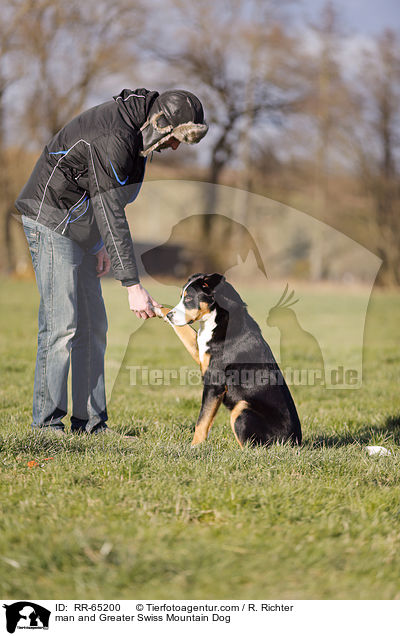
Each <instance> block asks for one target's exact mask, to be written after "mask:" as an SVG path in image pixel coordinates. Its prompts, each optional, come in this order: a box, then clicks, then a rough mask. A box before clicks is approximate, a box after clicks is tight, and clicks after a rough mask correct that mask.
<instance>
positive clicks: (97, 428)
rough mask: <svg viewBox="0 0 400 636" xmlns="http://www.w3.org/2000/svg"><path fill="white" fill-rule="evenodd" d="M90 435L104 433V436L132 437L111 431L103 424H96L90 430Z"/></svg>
mask: <svg viewBox="0 0 400 636" xmlns="http://www.w3.org/2000/svg"><path fill="white" fill-rule="evenodd" d="M91 434H92V435H105V436H106V437H115V438H117V437H122V438H123V439H132V438H133V437H132V435H124V434H123V433H118V432H117V431H113V430H112V429H111V428H108V426H105V425H104V424H97V426H95V427H94V429H93V430H92V431H91Z"/></svg>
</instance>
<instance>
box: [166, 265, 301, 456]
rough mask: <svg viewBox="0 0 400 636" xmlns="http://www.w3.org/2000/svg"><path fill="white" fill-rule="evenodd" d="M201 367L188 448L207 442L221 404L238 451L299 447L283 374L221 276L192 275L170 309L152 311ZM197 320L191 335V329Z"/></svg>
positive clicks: (296, 420)
mask: <svg viewBox="0 0 400 636" xmlns="http://www.w3.org/2000/svg"><path fill="white" fill-rule="evenodd" d="M154 311H156V312H157V313H158V315H159V316H160V317H163V318H164V320H165V321H166V322H168V323H169V324H170V325H171V326H172V327H173V328H174V330H175V332H176V334H177V335H178V336H179V338H180V339H181V341H182V342H183V344H184V345H185V347H186V349H187V350H188V351H189V353H190V354H191V356H192V357H193V359H194V360H195V361H196V362H197V363H198V364H199V365H200V368H201V373H202V377H203V385H204V388H203V398H202V404H201V409H200V414H199V417H198V420H197V423H196V428H195V433H194V437H193V441H192V446H194V445H196V444H199V443H200V442H203V441H205V440H206V439H207V437H208V433H209V431H210V429H211V426H212V423H213V421H214V418H215V416H216V413H217V411H218V408H219V406H220V404H221V402H223V404H224V405H225V406H226V407H227V409H229V411H230V412H231V426H232V430H233V433H234V435H235V437H236V439H237V441H238V442H239V444H240V446H241V447H243V445H244V444H246V443H249V444H255V445H258V444H265V445H268V444H271V443H273V442H291V443H292V444H301V426H300V421H299V418H298V415H297V411H296V407H295V405H294V402H293V399H292V396H291V394H290V391H289V389H288V387H287V385H286V382H285V380H284V378H283V375H282V372H281V370H280V369H279V366H278V364H277V362H276V360H275V358H274V356H273V354H272V351H271V349H270V347H269V346H268V344H267V343H266V341H265V340H264V338H263V336H262V334H261V330H260V328H259V326H258V325H257V323H256V322H255V321H254V320H253V318H251V316H250V315H249V313H248V312H247V309H246V304H245V303H244V302H243V300H242V299H241V298H240V296H239V294H238V293H237V292H236V291H235V289H234V288H233V287H232V285H230V284H229V283H228V282H227V281H226V279H225V278H224V276H222V275H221V274H194V275H193V276H191V277H190V278H189V280H188V281H187V283H186V285H185V286H184V288H183V290H182V296H181V299H180V302H179V303H178V304H177V305H176V307H174V308H173V309H171V310H170V309H167V308H165V307H163V308H161V309H157V308H155V309H154ZM196 321H199V323H200V326H199V330H198V332H196V331H195V330H194V329H193V328H192V327H190V325H191V324H192V323H194V322H196Z"/></svg>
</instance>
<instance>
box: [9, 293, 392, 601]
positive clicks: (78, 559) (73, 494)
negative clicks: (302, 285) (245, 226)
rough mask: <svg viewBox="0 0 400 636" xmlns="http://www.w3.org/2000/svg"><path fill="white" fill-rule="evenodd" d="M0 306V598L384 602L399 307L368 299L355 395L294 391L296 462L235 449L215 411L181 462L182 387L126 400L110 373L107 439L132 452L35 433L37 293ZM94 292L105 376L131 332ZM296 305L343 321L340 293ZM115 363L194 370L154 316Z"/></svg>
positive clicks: (186, 399) (189, 402) (190, 412)
mask: <svg viewBox="0 0 400 636" xmlns="http://www.w3.org/2000/svg"><path fill="white" fill-rule="evenodd" d="M150 291H152V292H153V293H154V295H155V296H156V297H157V288H156V287H151V288H150ZM163 293H164V296H163V298H162V300H164V301H166V302H167V301H170V303H173V302H174V301H175V300H176V292H175V291H174V290H171V291H169V292H168V294H165V292H163ZM1 295H2V312H1V315H0V321H1V345H2V354H1V360H0V364H1V371H2V386H1V401H2V402H1V403H2V409H1V421H0V459H1V486H0V488H1V490H0V492H1V508H2V511H1V517H0V597H2V598H10V599H12V598H24V597H27V598H35V599H58V598H85V599H113V598H120V599H130V598H137V599H140V598H153V599H155V598H167V599H168V598H170V599H196V598H199V599H208V598H209V599H212V598H215V599H217V598H221V599H222V598H229V599H236V598H238V599H239V598H254V599H286V598H290V599H307V598H309V599H373V598H376V599H394V598H400V470H399V469H400V452H399V444H400V397H399V382H398V381H399V370H400V350H399V318H400V296H399V295H396V294H394V293H385V294H384V293H380V292H375V293H374V294H373V296H372V299H371V302H370V306H369V310H368V315H367V323H366V328H365V349H364V380H363V386H362V388H361V389H358V390H341V391H334V390H326V389H323V388H315V387H314V388H306V387H294V388H293V395H294V398H295V401H296V404H297V406H298V410H299V414H300V418H301V421H302V426H303V435H304V444H303V446H302V448H301V449H300V450H299V449H293V448H291V447H286V446H274V447H272V448H270V449H268V450H266V449H263V448H256V449H251V448H246V449H244V450H243V451H241V450H240V449H239V447H238V445H237V443H236V441H235V440H234V437H233V435H232V433H231V431H230V427H229V424H228V421H229V420H228V414H227V412H226V411H224V410H223V409H221V410H220V412H219V414H218V417H217V420H216V422H215V425H214V427H213V430H212V432H211V435H210V439H209V440H208V442H207V443H205V444H204V445H201V446H199V447H197V448H195V449H191V448H190V441H191V437H192V434H193V427H194V423H195V420H196V416H197V412H198V407H199V400H200V395H201V388H200V387H199V386H196V385H190V386H175V385H169V386H168V385H167V386H165V385H161V386H158V385H155V386H130V385H129V382H127V381H126V377H127V376H126V374H125V375H124V373H123V372H122V374H120V375H119V379H118V380H117V382H116V385H115V387H114V390H113V392H112V399H111V401H110V407H109V411H110V413H109V414H110V425H111V426H113V427H114V428H115V429H116V430H119V431H128V432H130V433H131V434H132V436H133V438H132V440H131V441H130V440H123V439H117V440H109V439H102V438H100V437H99V438H89V439H87V438H75V437H74V438H72V437H71V436H68V437H66V438H65V439H49V438H43V439H42V438H41V437H37V436H35V437H34V436H33V435H32V433H31V431H30V413H31V392H32V382H33V370H34V358H35V348H36V344H35V340H36V321H37V318H36V312H37V305H38V299H37V292H36V287H35V284H34V282H31V281H20V282H18V281H3V282H2V283H1ZM104 295H105V298H106V303H107V307H108V313H109V321H110V332H109V348H108V356H107V365H108V371H109V376H110V377H115V375H116V372H117V371H118V369H119V367H120V365H121V361H122V360H123V358H124V352H125V348H126V344H127V339H128V336H129V334H130V333H131V331H132V325H136V326H137V324H138V323H136V322H135V321H136V319H135V318H134V317H133V316H132V315H131V314H130V312H129V310H128V308H127V304H126V293H125V291H124V290H121V289H120V286H118V285H117V284H114V283H113V282H112V281H106V282H105V284H104ZM166 295H167V296H168V295H169V297H167V298H165V296H166ZM249 295H250V296H251V295H253V296H252V298H253V301H254V303H255V304H256V303H257V302H258V301H257V299H258V297H259V293H256V292H255V291H253V292H251V291H249ZM313 299H314V300H313ZM264 301H265V299H263V302H264ZM309 302H310V303H311V309H312V303H313V302H315V307H317V305H318V307H321V303H322V304H324V303H325V304H326V306H327V307H330V308H332V309H329V311H331V310H332V311H334V308H335V307H341V311H346V309H343V308H346V307H348V308H349V309H348V311H349V324H350V321H351V307H352V303H353V304H354V303H356V302H357V291H355V292H354V293H353V292H351V293H350V292H348V291H346V292H345V291H340V290H330V291H319V292H317V291H316V292H315V294H314V295H311V297H310V301H309ZM256 313H257V312H256ZM260 313H261V305H260ZM345 338H346V333H345V332H344V333H343V339H345ZM333 344H335V343H333ZM340 344H341V343H337V346H340ZM294 353H296V352H294ZM297 353H298V357H301V354H300V352H297ZM127 363H129V364H137V365H148V366H152V367H155V368H158V367H160V368H163V367H168V368H169V367H173V368H178V367H180V366H188V367H190V368H193V369H194V367H193V365H192V363H191V362H190V360H189V358H188V356H187V354H186V352H185V351H184V350H183V348H182V346H181V345H180V344H179V341H178V340H177V339H176V337H175V336H174V334H173V333H172V332H170V331H169V329H168V327H167V326H166V325H164V324H163V323H162V322H161V321H158V320H152V321H147V323H146V324H144V325H143V326H142V327H141V328H140V332H139V333H136V334H135V335H134V336H132V340H131V351H130V353H128V354H127V355H126V356H125V359H124V363H123V365H122V371H124V366H126V364H127ZM365 444H378V445H384V446H385V447H386V448H388V449H390V450H391V451H392V454H391V456H388V457H369V456H368V455H367V453H366V452H365V449H364V446H365ZM50 458H51V459H50ZM31 461H36V462H37V465H34V466H33V467H32V468H30V467H29V465H28V462H31Z"/></svg>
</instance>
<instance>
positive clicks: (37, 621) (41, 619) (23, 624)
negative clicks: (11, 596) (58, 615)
mask: <svg viewBox="0 0 400 636" xmlns="http://www.w3.org/2000/svg"><path fill="white" fill-rule="evenodd" d="M3 607H4V608H5V610H6V621H7V624H6V626H7V631H8V633H9V634H14V632H15V630H16V629H49V619H50V614H51V612H50V611H49V610H48V609H46V608H45V607H42V606H41V605H37V604H36V603H32V602H31V601H18V602H17V603H12V604H11V605H3Z"/></svg>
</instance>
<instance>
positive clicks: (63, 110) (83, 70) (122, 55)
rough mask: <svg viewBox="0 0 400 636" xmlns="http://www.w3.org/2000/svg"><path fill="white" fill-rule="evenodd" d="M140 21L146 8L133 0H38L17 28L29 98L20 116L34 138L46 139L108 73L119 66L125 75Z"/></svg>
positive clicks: (132, 59)
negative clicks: (112, 0) (65, 0)
mask: <svg viewBox="0 0 400 636" xmlns="http://www.w3.org/2000/svg"><path fill="white" fill-rule="evenodd" d="M142 21H143V8H142V6H141V5H139V3H138V2H137V1H132V0H116V1H115V2H113V3H109V2H107V1H106V0H85V2H80V1H79V0H70V2H68V3H66V2H63V0H36V2H35V3H34V4H33V5H32V7H31V9H30V11H29V14H28V16H27V19H26V20H25V21H24V22H23V23H21V25H20V29H19V55H20V57H21V58H23V61H24V67H25V72H26V85H25V94H26V96H27V97H28V99H29V104H27V108H26V109H25V110H24V112H23V113H22V116H23V121H24V124H25V126H26V127H27V128H28V129H29V132H30V135H31V139H34V140H35V141H37V142H38V143H39V144H40V145H41V144H43V143H44V142H45V141H47V139H48V138H49V137H50V136H52V135H53V134H55V133H56V132H57V131H58V130H59V129H60V128H61V127H62V126H63V125H64V124H65V123H66V122H67V121H68V120H69V119H71V118H72V117H73V116H74V115H75V114H76V113H77V112H79V111H80V110H82V108H84V106H85V104H86V103H87V100H88V97H89V96H90V95H91V93H92V92H93V91H94V89H95V87H96V86H97V85H98V84H99V83H100V82H101V81H102V80H104V78H106V77H107V76H112V75H113V74H114V75H115V76H121V69H123V72H124V74H125V76H126V75H127V72H126V70H127V69H129V68H133V65H134V63H135V61H136V57H135V53H136V52H135V46H134V43H135V36H137V35H138V33H139V31H140V26H141V24H142ZM27 101H28V100H27Z"/></svg>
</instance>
